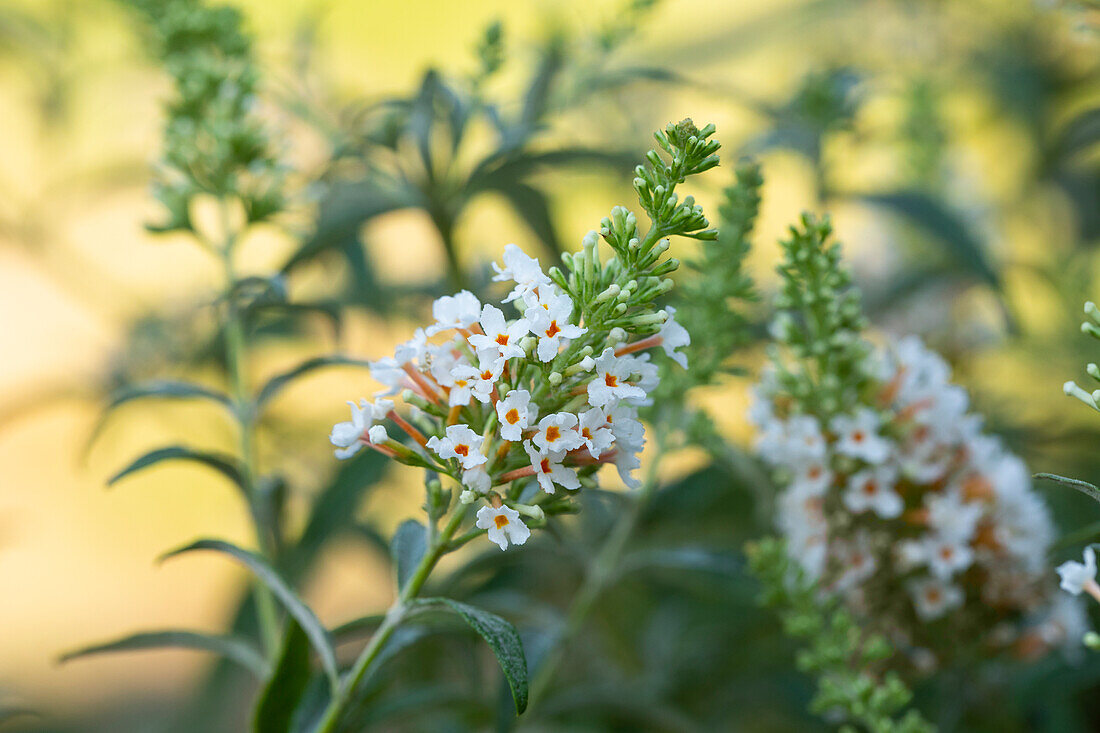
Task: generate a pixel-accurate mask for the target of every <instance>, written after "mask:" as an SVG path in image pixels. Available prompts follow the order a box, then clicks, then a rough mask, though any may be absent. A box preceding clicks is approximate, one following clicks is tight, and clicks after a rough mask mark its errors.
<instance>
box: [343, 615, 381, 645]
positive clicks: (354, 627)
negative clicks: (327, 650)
mask: <svg viewBox="0 0 1100 733" xmlns="http://www.w3.org/2000/svg"><path fill="white" fill-rule="evenodd" d="M385 619H386V616H385V614H381V613H374V614H371V615H369V616H360V617H359V618H356V619H352V620H351V621H346V622H344V623H342V624H340V625H339V626H337V627H336V628H334V629H333V630H332V633H331V636H332V640H333V641H334V642H335V643H337V644H343V643H344V642H345V641H349V640H351V639H357V638H359V637H360V636H364V635H368V636H369V634H368V633H367V632H370V633H374V630H375V629H377V628H378V626H379V625H380V624H381V623H382V622H383V621H385Z"/></svg>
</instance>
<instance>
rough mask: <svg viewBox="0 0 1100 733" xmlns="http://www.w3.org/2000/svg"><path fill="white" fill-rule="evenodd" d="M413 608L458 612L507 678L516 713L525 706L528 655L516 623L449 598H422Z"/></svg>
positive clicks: (524, 708) (520, 711) (525, 707)
mask: <svg viewBox="0 0 1100 733" xmlns="http://www.w3.org/2000/svg"><path fill="white" fill-rule="evenodd" d="M414 607H415V608H418V609H425V610H427V609H432V610H441V611H452V612H454V613H456V614H458V616H460V617H461V618H462V620H463V621H465V622H466V623H467V624H468V625H469V626H470V628H471V629H473V630H474V631H476V632H477V633H478V635H479V636H480V637H481V638H482V639H484V640H485V642H486V643H487V644H488V645H489V648H490V649H492V650H493V654H494V655H495V656H496V658H497V662H498V663H499V664H500V668H501V671H503V672H504V677H505V679H507V680H508V686H509V687H510V688H511V689H512V700H513V701H514V702H515V704H516V714H520V713H522V712H523V711H524V710H526V709H527V657H526V656H525V655H524V653H523V642H522V641H521V640H520V638H519V632H517V631H516V627H515V626H513V625H512V624H510V623H509V622H507V621H505V620H504V619H502V618H501V617H500V616H497V615H496V614H495V613H490V612H488V611H486V610H484V609H481V608H477V607H476V606H471V605H468V604H466V603H459V602H458V601H454V600H451V599H450V598H424V599H422V600H419V601H416V602H415V605H414Z"/></svg>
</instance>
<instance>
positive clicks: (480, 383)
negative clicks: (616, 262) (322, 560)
mask: <svg viewBox="0 0 1100 733" xmlns="http://www.w3.org/2000/svg"><path fill="white" fill-rule="evenodd" d="M595 237H596V234H595V233H594V232H593V233H592V234H590V235H589V237H588V241H594V240H595ZM503 259H504V264H503V267H501V266H498V265H495V264H494V267H495V269H496V275H495V276H494V278H493V279H494V280H495V281H498V282H508V283H510V284H511V285H512V290H511V292H510V293H509V294H508V295H507V297H505V298H504V300H503V302H502V303H500V304H499V307H498V306H497V305H494V304H492V303H485V304H482V303H481V302H480V301H479V300H478V298H477V297H476V296H474V295H473V294H472V293H470V292H469V291H465V290H464V291H462V292H460V293H457V294H455V295H451V296H445V297H442V298H439V299H438V300H436V301H435V303H434V304H433V306H432V315H433V317H434V318H435V322H434V323H432V324H431V325H430V326H428V327H427V328H423V329H418V330H417V331H416V334H415V336H414V337H413V338H412V339H410V340H409V341H407V342H405V343H404V344H401V345H400V346H398V347H397V350H396V352H395V354H394V356H393V357H387V358H384V359H380V360H378V361H376V362H374V363H373V364H372V366H371V374H372V376H373V377H374V378H375V379H376V380H378V381H379V382H381V383H382V384H384V385H385V386H386V389H385V390H384V391H383V392H381V393H380V394H379V399H376V400H375V401H373V402H368V401H366V400H362V401H361V402H360V403H359V404H358V405H356V404H352V405H351V409H352V419H351V420H350V421H348V422H343V423H340V424H338V425H336V426H335V427H334V428H333V431H332V435H331V436H330V439H331V441H332V443H333V444H334V445H335V446H337V449H336V455H337V457H339V458H347V457H349V456H351V455H353V454H354V453H355V452H356V451H358V450H359V449H360V448H361V447H362V446H363V445H369V446H371V447H372V448H374V449H375V450H379V451H381V452H383V453H386V454H388V455H390V456H392V457H394V458H396V459H397V460H400V461H402V462H405V463H409V464H413V465H423V466H426V467H428V468H431V469H433V470H436V471H439V472H441V473H445V474H448V475H450V476H452V477H454V478H455V479H456V480H457V481H460V482H461V484H462V486H463V487H464V491H463V495H462V500H463V501H464V502H466V503H472V502H474V501H477V500H481V499H483V500H485V501H486V503H487V504H486V506H483V507H481V509H479V510H478V513H477V526H478V527H480V528H482V529H486V530H488V535H489V539H490V540H492V541H493V542H496V543H497V544H498V545H500V547H501V549H505V548H507V547H508V545H509V544H510V543H511V544H523V543H524V542H525V541H526V540H527V537H528V536H529V535H530V531H529V530H528V528H527V526H526V525H525V523H524V521H523V520H522V519H521V518H520V516H519V515H520V513H522V514H524V515H526V516H528V517H530V518H533V519H535V520H539V519H541V518H542V517H543V516H544V513H545V512H544V511H543V508H542V507H540V506H538V502H533V501H532V496H531V492H521V491H518V490H512V491H511V492H508V493H507V495H506V496H501V495H500V494H498V493H497V492H496V491H495V489H499V488H500V487H502V486H505V485H507V484H509V483H513V482H516V485H517V487H518V486H519V484H518V482H517V479H523V478H526V477H534V478H535V480H536V481H535V486H537V488H538V489H541V491H542V492H544V493H545V494H556V493H557V490H558V489H559V488H561V489H565V490H566V491H575V490H577V489H580V488H581V486H582V485H583V484H584V483H589V485H592V483H591V482H590V477H592V475H593V473H594V472H595V471H596V470H597V469H598V468H599V467H600V465H602V464H605V463H612V464H614V465H615V466H616V468H617V469H618V472H619V475H620V477H621V478H622V480H623V482H624V483H625V484H626V485H627V486H631V487H635V486H637V485H638V481H637V479H635V478H634V476H633V471H634V469H635V468H637V467H638V465H639V460H638V454H639V453H640V452H641V450H642V447H643V446H644V444H645V428H644V427H643V425H642V423H641V422H639V421H638V417H637V411H638V407H639V406H640V405H644V404H645V403H646V395H647V394H648V392H649V391H650V390H652V389H653V387H655V386H656V383H657V366H656V365H655V364H654V363H653V362H652V361H651V360H650V357H649V354H647V353H639V352H641V351H643V350H644V349H647V348H650V347H658V346H660V347H661V348H663V349H664V351H665V353H667V354H668V356H669V357H670V358H672V359H673V360H676V361H677V362H679V363H682V362H683V355H682V354H680V353H679V352H678V351H677V348H678V347H680V346H683V345H686V344H687V343H689V341H690V339H689V337H688V334H687V331H685V330H684V329H683V328H682V327H680V326H679V325H678V324H677V323H676V321H675V320H673V318H672V317H671V314H668V313H666V312H665V311H659V312H658V313H656V314H653V316H652V317H645V321H644V323H646V324H654V325H656V326H657V327H658V330H657V333H656V334H654V335H651V336H648V337H644V338H641V339H639V340H636V341H633V342H629V343H622V341H623V336H625V331H624V330H623V329H622V328H619V329H618V330H619V331H620V332H621V333H615V332H614V331H612V332H610V333H609V334H607V335H606V336H604V337H603V338H602V339H595V338H588V339H583V343H582V337H584V336H586V335H587V334H588V333H589V329H588V327H587V326H585V325H582V323H581V320H580V319H579V318H578V316H579V312H578V309H577V307H576V304H575V303H574V300H573V298H571V297H570V296H569V295H568V294H567V293H566V292H564V291H563V289H562V288H560V287H559V286H558V285H556V284H555V283H554V282H553V281H552V280H551V279H550V278H549V277H548V276H547V275H546V273H545V272H544V271H543V269H542V268H541V266H540V265H539V261H538V260H537V259H535V258H532V257H529V256H528V255H526V254H525V253H524V252H523V251H522V250H521V249H520V248H519V247H517V246H516V245H514V244H510V245H508V246H507V247H506V248H505V250H504V258H503ZM614 290H615V289H612V292H611V293H609V294H608V299H610V297H611V295H614V294H615V293H614ZM504 308H514V310H515V311H516V314H515V317H513V318H508V317H507V316H506V315H505V312H504V310H503V309H504ZM596 344H599V345H600V346H601V347H602V348H599V351H598V352H597V350H596V348H594V345H596ZM684 366H686V364H684ZM399 393H400V394H401V395H402V397H403V399H404V400H405V402H406V403H407V404H408V405H409V406H410V411H411V415H410V416H409V417H408V418H407V419H406V418H405V417H402V416H401V415H400V414H399V413H398V412H397V411H396V410H395V405H394V402H393V401H392V400H390V399H386V398H387V397H390V396H394V395H397V394H399ZM386 420H389V421H391V422H392V423H394V424H396V425H397V426H398V427H399V428H400V429H401V430H402V431H403V432H404V433H405V434H406V435H407V436H408V437H409V438H411V440H412V443H411V445H406V444H405V443H402V442H399V441H397V440H394V439H393V438H391V437H390V435H389V432H388V431H387V428H386V427H385V425H384V423H385V421H386ZM521 497H522V498H523V499H524V501H523V502H521V501H520V498H521ZM509 504H510V505H511V507H509V506H508V505H509ZM550 506H552V507H554V508H557V509H560V508H562V507H561V503H560V502H559V503H558V504H557V505H554V504H551V505H550Z"/></svg>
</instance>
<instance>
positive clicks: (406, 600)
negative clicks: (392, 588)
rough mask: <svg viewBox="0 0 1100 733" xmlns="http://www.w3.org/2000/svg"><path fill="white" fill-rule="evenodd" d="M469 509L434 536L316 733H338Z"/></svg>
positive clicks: (459, 506) (457, 511) (462, 507)
mask: <svg viewBox="0 0 1100 733" xmlns="http://www.w3.org/2000/svg"><path fill="white" fill-rule="evenodd" d="M468 509H469V507H468V506H467V505H466V504H457V505H456V506H455V509H454V514H452V515H451V518H450V520H449V521H448V522H447V525H446V526H445V527H444V528H443V530H442V531H441V532H439V534H437V535H436V536H435V537H434V539H433V540H432V544H431V547H429V548H428V551H427V552H426V553H424V557H423V558H421V560H420V564H419V565H417V566H416V570H415V571H413V574H412V577H410V578H409V580H408V582H407V583H405V587H404V588H402V589H401V592H400V593H399V594H398V596H397V600H395V601H394V602H393V605H391V606H390V608H389V610H388V611H386V615H385V617H384V619H383V621H382V624H381V625H380V626H379V627H378V630H377V631H375V632H374V636H372V637H371V640H370V643H369V644H367V646H366V647H365V648H364V649H363V651H362V652H360V653H359V656H358V657H357V658H356V660H355V663H354V664H353V665H352V668H351V671H350V672H348V674H347V676H346V677H345V678H344V680H343V683H342V684H341V685H340V688H339V689H338V690H336V692H335V693H334V694H333V696H332V700H331V701H330V702H329V704H328V707H327V708H325V712H324V715H322V717H321V721H320V723H318V724H317V728H315V729H314V733H332V732H333V731H335V730H337V726H338V725H339V723H340V718H341V717H342V716H343V714H344V712H345V711H346V710H347V706H348V704H349V703H351V702H352V697H353V695H354V694H355V691H356V690H357V689H358V688H359V685H360V683H361V682H362V681H363V678H364V677H365V676H366V674H367V671H368V670H369V669H370V666H371V663H372V662H374V660H375V659H376V658H377V657H378V654H379V653H380V652H381V651H382V648H383V647H384V646H385V645H386V642H387V641H388V640H389V638H390V637H391V636H392V635H393V632H394V631H396V630H397V627H398V626H400V625H401V622H402V621H404V620H405V618H406V617H407V616H408V613H409V610H410V608H411V607H410V601H412V600H413V599H415V598H416V597H417V596H418V595H420V591H421V589H422V588H423V587H424V583H425V581H427V579H428V576H429V575H430V574H431V572H432V570H434V569H435V566H436V564H437V563H438V562H439V559H440V558H441V557H443V555H445V554H446V553H447V552H449V551H450V550H451V549H452V548H451V547H450V546H449V545H450V541H451V538H452V537H453V536H454V534H455V532H457V531H458V529H459V527H461V526H462V522H463V520H465V519H466V515H467V512H468Z"/></svg>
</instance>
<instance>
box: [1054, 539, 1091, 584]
mask: <svg viewBox="0 0 1100 733" xmlns="http://www.w3.org/2000/svg"><path fill="white" fill-rule="evenodd" d="M1058 575H1059V576H1061V578H1062V582H1061V586H1062V590H1064V591H1066V592H1067V593H1072V594H1073V595H1075V596H1079V595H1081V591H1083V590H1085V588H1086V586H1088V585H1089V584H1090V583H1092V584H1095V583H1096V551H1095V550H1093V549H1092V548H1091V547H1086V548H1085V564H1084V565H1082V564H1081V563H1079V562H1074V561H1073V560H1070V561H1068V562H1064V563H1062V564H1061V565H1059V566H1058Z"/></svg>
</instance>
